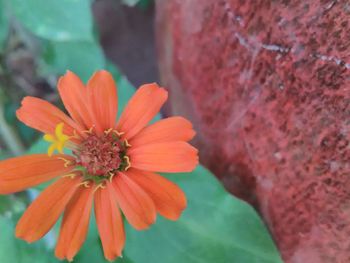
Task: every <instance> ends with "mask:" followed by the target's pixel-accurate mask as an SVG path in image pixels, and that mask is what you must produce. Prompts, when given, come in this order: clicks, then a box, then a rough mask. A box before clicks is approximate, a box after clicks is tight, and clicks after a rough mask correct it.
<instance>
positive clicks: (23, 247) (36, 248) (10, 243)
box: [0, 216, 59, 263]
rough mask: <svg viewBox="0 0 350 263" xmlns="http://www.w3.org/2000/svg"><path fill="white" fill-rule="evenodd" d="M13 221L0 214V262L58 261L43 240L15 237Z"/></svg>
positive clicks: (53, 262) (40, 262)
mask: <svg viewBox="0 0 350 263" xmlns="http://www.w3.org/2000/svg"><path fill="white" fill-rule="evenodd" d="M14 228H15V226H14V223H13V221H12V220H11V219H10V218H7V217H4V216H0V229H1V235H0V243H1V246H0V262H9V263H10V262H11V263H12V262H13V263H22V262H25V263H47V262H50V263H55V262H59V261H58V260H56V259H55V258H54V255H53V254H52V252H49V251H48V250H47V249H46V247H45V245H44V242H43V241H40V242H37V243H35V244H27V243H26V242H24V241H22V240H19V239H16V238H15V236H14Z"/></svg>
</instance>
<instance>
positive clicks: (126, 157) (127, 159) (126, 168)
mask: <svg viewBox="0 0 350 263" xmlns="http://www.w3.org/2000/svg"><path fill="white" fill-rule="evenodd" d="M124 159H125V160H126V162H127V164H128V165H127V166H126V167H125V171H127V170H128V169H129V168H130V167H131V162H130V158H129V156H126V155H125V156H124Z"/></svg>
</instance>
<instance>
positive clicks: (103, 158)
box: [73, 131, 128, 177]
mask: <svg viewBox="0 0 350 263" xmlns="http://www.w3.org/2000/svg"><path fill="white" fill-rule="evenodd" d="M73 153H74V154H75V155H76V163H77V164H78V165H81V166H83V167H84V168H85V169H86V171H87V173H88V174H89V175H96V176H106V177H109V176H110V175H111V174H113V173H114V172H115V171H117V170H124V169H125V167H127V166H128V162H127V161H125V156H126V145H125V143H124V142H123V141H121V140H120V137H119V136H117V135H116V133H113V132H110V131H106V132H105V133H103V134H102V135H96V134H94V133H90V134H89V135H88V137H87V138H85V139H84V141H83V142H82V143H81V144H80V146H79V149H78V150H75V151H73Z"/></svg>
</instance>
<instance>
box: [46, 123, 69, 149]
mask: <svg viewBox="0 0 350 263" xmlns="http://www.w3.org/2000/svg"><path fill="white" fill-rule="evenodd" d="M63 127H64V123H63V122H61V123H60V124H58V125H57V126H56V128H55V134H45V135H44V140H45V141H47V142H49V143H51V145H50V147H49V148H48V150H47V154H48V155H49V156H52V154H53V153H54V151H55V150H57V151H58V152H59V153H63V148H64V147H65V146H66V143H67V142H68V141H69V139H70V137H69V136H67V135H65V134H64V133H63Z"/></svg>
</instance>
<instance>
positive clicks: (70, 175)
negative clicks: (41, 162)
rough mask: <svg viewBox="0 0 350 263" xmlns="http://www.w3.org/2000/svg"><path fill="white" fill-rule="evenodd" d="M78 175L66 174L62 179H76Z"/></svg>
mask: <svg viewBox="0 0 350 263" xmlns="http://www.w3.org/2000/svg"><path fill="white" fill-rule="evenodd" d="M76 176H77V175H76V174H66V175H63V176H62V178H66V177H70V178H71V179H74V178H75V177H76Z"/></svg>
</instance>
